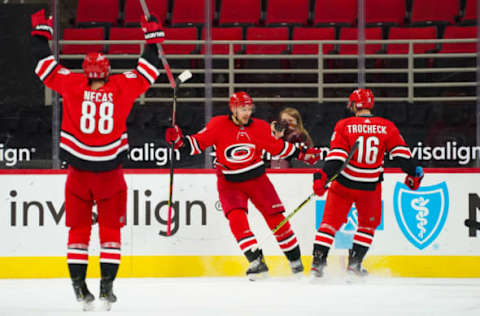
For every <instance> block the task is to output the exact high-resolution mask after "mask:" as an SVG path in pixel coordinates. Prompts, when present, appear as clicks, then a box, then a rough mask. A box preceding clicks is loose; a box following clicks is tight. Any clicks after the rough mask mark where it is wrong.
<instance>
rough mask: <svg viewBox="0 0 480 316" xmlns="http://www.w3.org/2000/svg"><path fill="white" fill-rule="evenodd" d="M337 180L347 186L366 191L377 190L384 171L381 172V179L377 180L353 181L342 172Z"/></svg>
mask: <svg viewBox="0 0 480 316" xmlns="http://www.w3.org/2000/svg"><path fill="white" fill-rule="evenodd" d="M336 180H337V181H338V182H339V183H340V184H342V185H344V186H346V187H347V188H351V189H357V190H364V191H375V188H376V187H377V183H379V182H381V181H383V172H382V173H381V174H380V177H379V180H378V181H377V182H358V181H352V180H350V179H347V178H345V177H344V176H343V175H342V174H339V175H338V178H337V179H336Z"/></svg>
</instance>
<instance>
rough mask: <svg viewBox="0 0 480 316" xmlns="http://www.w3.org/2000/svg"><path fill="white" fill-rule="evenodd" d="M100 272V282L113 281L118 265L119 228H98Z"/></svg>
mask: <svg viewBox="0 0 480 316" xmlns="http://www.w3.org/2000/svg"><path fill="white" fill-rule="evenodd" d="M99 233H100V272H101V275H102V280H106V281H113V280H114V279H115V277H116V276H117V271H118V266H119V265H120V259H121V253H120V247H121V234H120V228H119V227H108V226H104V225H101V224H100V226H99Z"/></svg>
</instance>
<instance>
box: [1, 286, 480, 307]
mask: <svg viewBox="0 0 480 316" xmlns="http://www.w3.org/2000/svg"><path fill="white" fill-rule="evenodd" d="M87 283H88V285H89V288H90V291H91V292H92V293H94V295H95V296H96V295H97V294H98V284H99V281H98V279H88V280H87ZM114 290H115V293H116V294H117V296H118V302H117V303H115V304H114V305H113V307H112V310H111V311H110V312H98V311H94V312H93V313H94V314H95V315H135V316H136V315H138V316H145V315H165V316H167V315H168V316H177V315H181V316H183V315H195V316H204V315H205V316H207V315H208V316H224V315H225V316H226V315H242V316H249V315H261V316H281V315H288V316H310V315H322V316H324V315H355V316H356V315H369V316H374V315H382V316H384V315H408V316H410V315H435V316H437V315H442V316H443V315H461V316H464V315H476V316H479V315H480V279H424V278H422V279H418V278H378V277H375V278H374V277H370V278H369V279H368V280H367V281H366V282H364V283H361V284H347V283H345V281H344V280H343V279H342V278H340V277H339V278H327V279H325V280H324V281H322V283H312V282H311V280H310V279H309V278H308V277H304V278H303V279H300V280H297V279H293V278H287V277H283V278H282V277H273V278H269V279H266V280H261V281H256V282H250V281H248V280H247V279H246V278H206V277H205V278H155V279H152V278H145V279H128V278H121V279H117V280H116V283H115V286H114ZM85 313H86V312H82V311H81V307H80V305H79V303H77V302H76V301H75V300H74V295H73V290H72V288H71V286H70V281H69V280H68V279H35V280H25V279H18V280H17V279H15V280H0V315H2V316H3V315H5V316H11V315H22V316H24V315H66V316H69V315H85ZM90 313H92V312H90Z"/></svg>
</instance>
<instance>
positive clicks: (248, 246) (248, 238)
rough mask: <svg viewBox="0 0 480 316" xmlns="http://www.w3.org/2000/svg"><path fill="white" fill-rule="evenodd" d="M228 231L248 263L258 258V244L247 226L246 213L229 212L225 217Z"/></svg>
mask: <svg viewBox="0 0 480 316" xmlns="http://www.w3.org/2000/svg"><path fill="white" fill-rule="evenodd" d="M227 218H228V221H229V224H230V230H231V231H232V233H233V236H234V237H235V239H236V240H237V243H238V245H239V246H240V249H241V250H242V252H243V253H244V254H245V257H247V260H248V261H249V262H252V261H253V260H255V259H257V257H258V251H256V250H257V249H258V243H257V239H256V238H255V235H254V234H253V233H252V231H251V230H250V225H249V224H248V219H247V213H246V212H245V210H243V209H234V210H231V211H230V212H229V213H228V215H227Z"/></svg>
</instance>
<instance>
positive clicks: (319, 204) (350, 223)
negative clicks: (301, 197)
mask: <svg viewBox="0 0 480 316" xmlns="http://www.w3.org/2000/svg"><path fill="white" fill-rule="evenodd" d="M324 211H325V200H317V201H316V204H315V213H316V216H315V229H316V230H318V228H320V224H321V223H322V219H323V213H324ZM357 228H358V211H357V208H356V207H355V204H353V206H352V208H351V209H350V211H349V212H348V216H347V220H346V222H345V223H344V224H343V225H342V227H340V229H339V230H338V231H337V233H336V234H335V241H334V247H335V248H336V249H351V248H352V244H353V235H355V232H356V231H357ZM377 230H383V201H382V218H381V220H380V225H378V227H377Z"/></svg>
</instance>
